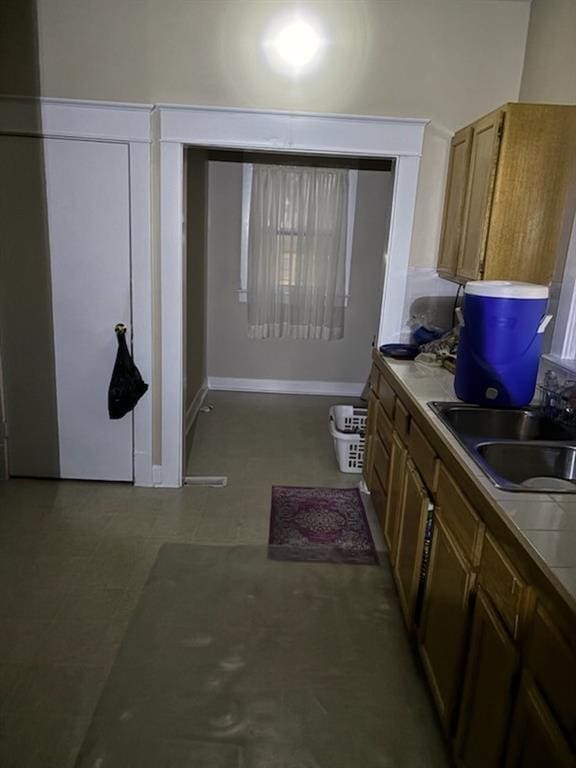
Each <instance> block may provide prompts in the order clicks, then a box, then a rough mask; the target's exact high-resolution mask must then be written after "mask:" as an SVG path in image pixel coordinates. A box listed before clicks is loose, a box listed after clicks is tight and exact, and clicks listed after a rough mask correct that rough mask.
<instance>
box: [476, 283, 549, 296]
mask: <svg viewBox="0 0 576 768" xmlns="http://www.w3.org/2000/svg"><path fill="white" fill-rule="evenodd" d="M464 293H467V294H469V295H471V296H489V297H492V298H495V299H547V298H548V286H547V285H536V284H535V283H517V282H513V281H512V280H471V281H470V282H469V283H466V286H465V288H464Z"/></svg>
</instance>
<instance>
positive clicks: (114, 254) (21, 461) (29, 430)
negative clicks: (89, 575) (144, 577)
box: [0, 137, 133, 480]
mask: <svg viewBox="0 0 576 768" xmlns="http://www.w3.org/2000/svg"><path fill="white" fill-rule="evenodd" d="M0 147H1V149H0V152H1V160H2V162H3V167H4V161H6V163H7V166H8V168H9V176H10V182H9V183H10V184H14V186H15V188H16V189H17V191H18V194H19V195H20V198H19V199H18V200H16V199H15V198H14V197H6V196H5V197H4V198H3V201H2V206H1V208H2V210H1V211H0V212H1V213H2V214H3V219H4V215H5V214H8V215H9V217H10V221H11V223H10V226H9V229H10V232H9V236H8V237H7V238H5V237H4V235H0V243H1V245H2V251H4V253H3V257H4V258H3V266H6V264H8V265H9V269H8V272H9V278H10V279H9V283H8V284H7V285H6V287H5V291H6V292H7V293H9V294H10V296H11V298H10V306H9V308H8V311H7V312H5V313H4V314H5V315H7V316H6V317H4V320H5V321H6V322H5V323H4V327H3V329H2V337H3V338H2V341H3V347H4V346H6V345H4V339H6V340H7V347H8V349H9V350H10V354H9V355H8V358H9V359H5V360H4V369H5V370H4V373H5V378H6V379H9V384H7V385H6V389H7V398H6V399H7V420H8V429H9V457H10V472H11V474H12V475H32V476H51V477H61V478H71V479H72V478H74V479H92V480H132V478H133V471H132V416H131V415H128V416H125V417H124V418H123V419H121V420H119V421H110V420H109V418H108V412H107V392H108V384H109V381H110V375H111V373H112V368H113V365H114V359H115V355H116V346H117V344H116V338H115V335H114V325H115V323H117V322H124V323H126V324H127V325H128V326H129V327H130V319H131V313H130V309H131V299H130V236H129V235H130V209H129V167H128V147H127V145H125V144H113V143H106V142H93V141H76V140H69V139H46V140H41V139H35V138H12V137H2V139H1V140H0ZM15 209H16V210H17V212H18V215H17V216H10V214H12V213H13V212H14V210H15ZM31 230H33V232H31ZM6 240H7V242H6ZM6 246H7V247H8V252H6ZM29 291H30V292H31V293H32V294H35V295H36V297H37V299H38V306H37V305H36V301H34V300H31V299H30V297H29V296H28V293H29ZM22 307H24V308H27V311H28V314H29V316H26V311H23V309H22ZM19 321H20V322H21V323H23V325H19ZM38 324H40V326H39V327H37V326H38ZM27 331H30V332H31V336H32V340H31V339H30V338H29V337H28V335H27ZM18 350H20V354H18ZM23 356H24V357H25V359H22V357H23ZM27 414H32V417H30V415H27ZM34 415H35V416H36V418H34ZM39 432H40V433H41V440H40V443H41V444H40V445H38V446H36V444H35V441H36V437H37V434H38V433H39Z"/></svg>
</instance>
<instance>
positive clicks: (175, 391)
mask: <svg viewBox="0 0 576 768" xmlns="http://www.w3.org/2000/svg"><path fill="white" fill-rule="evenodd" d="M183 223H184V148H183V146H182V145H181V144H172V143H164V144H162V145H161V146H160V290H161V310H160V324H161V328H162V388H161V389H162V441H161V442H162V484H163V485H164V486H166V487H167V488H179V487H180V486H181V485H182V473H183V465H182V461H183V453H184V446H183V442H184V422H183V416H184V413H183V411H184V378H183V377H184V321H185V316H186V315H185V311H184V257H185V253H184V248H185V240H184V231H183Z"/></svg>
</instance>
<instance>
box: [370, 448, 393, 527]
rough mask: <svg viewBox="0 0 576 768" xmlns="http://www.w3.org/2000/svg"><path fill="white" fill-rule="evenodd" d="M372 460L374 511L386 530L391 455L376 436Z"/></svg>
mask: <svg viewBox="0 0 576 768" xmlns="http://www.w3.org/2000/svg"><path fill="white" fill-rule="evenodd" d="M372 454H373V460H372V496H373V503H374V510H375V512H376V515H377V516H378V521H379V523H380V527H381V528H382V529H383V528H384V518H385V515H386V506H387V501H388V499H387V497H388V475H389V472H390V454H389V453H388V451H387V450H386V446H385V445H384V443H383V442H382V440H381V439H380V436H379V435H378V434H376V437H375V438H374V443H373V449H372Z"/></svg>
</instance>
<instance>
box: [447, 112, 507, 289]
mask: <svg viewBox="0 0 576 768" xmlns="http://www.w3.org/2000/svg"><path fill="white" fill-rule="evenodd" d="M503 120H504V113H503V111H502V110H498V111H496V112H492V113H491V114H490V115H487V116H486V117H485V118H483V119H482V120H479V121H478V122H477V123H475V125H474V133H473V138H472V150H471V158H470V169H469V175H468V189H467V193H466V205H465V210H464V224H463V227H462V238H461V244H460V252H459V255H458V264H457V267H456V272H457V274H458V276H459V277H462V278H465V279H466V280H478V279H479V278H480V275H481V272H482V267H483V263H484V253H485V245H486V238H487V236H488V226H489V223H490V213H491V207H492V192H493V190H494V181H495V179H496V165H497V162H498V150H499V148H500V136H501V131H502V122H503Z"/></svg>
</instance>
